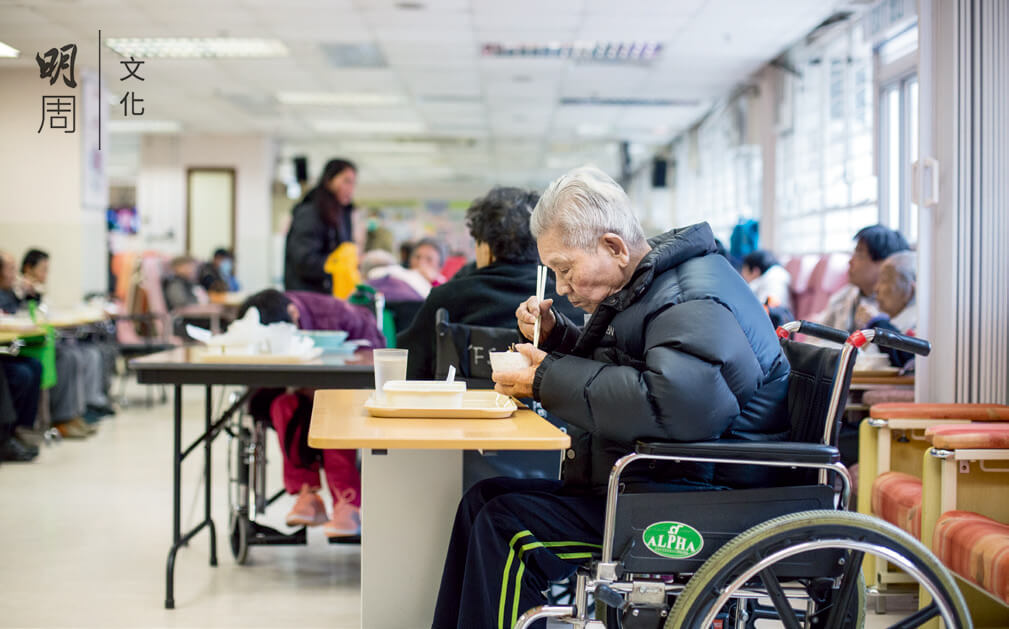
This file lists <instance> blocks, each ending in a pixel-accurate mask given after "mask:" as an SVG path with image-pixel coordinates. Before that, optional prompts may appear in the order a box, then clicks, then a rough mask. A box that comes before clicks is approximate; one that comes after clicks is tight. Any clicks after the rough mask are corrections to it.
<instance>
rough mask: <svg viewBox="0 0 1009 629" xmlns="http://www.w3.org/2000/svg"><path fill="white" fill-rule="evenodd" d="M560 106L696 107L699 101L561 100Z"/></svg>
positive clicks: (636, 99)
mask: <svg viewBox="0 0 1009 629" xmlns="http://www.w3.org/2000/svg"><path fill="white" fill-rule="evenodd" d="M560 103H561V105H597V106H604V107H696V106H698V105H700V104H701V101H699V100H695V99H689V100H688V99H683V98H594V97H589V98H575V97H564V98H561V101H560Z"/></svg>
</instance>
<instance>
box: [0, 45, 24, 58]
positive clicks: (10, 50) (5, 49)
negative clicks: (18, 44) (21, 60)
mask: <svg viewBox="0 0 1009 629" xmlns="http://www.w3.org/2000/svg"><path fill="white" fill-rule="evenodd" d="M20 54H21V51H20V50H18V49H17V48H15V47H13V46H8V45H7V44H5V43H3V42H2V41H0V57H4V58H7V59H15V58H17V57H18V56H19V55H20Z"/></svg>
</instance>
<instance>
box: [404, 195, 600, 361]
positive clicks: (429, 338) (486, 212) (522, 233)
mask: <svg viewBox="0 0 1009 629" xmlns="http://www.w3.org/2000/svg"><path fill="white" fill-rule="evenodd" d="M538 198H539V197H538V195H537V194H536V193H535V192H529V191H526V190H520V189H519V188H494V189H493V190H491V191H490V192H489V193H487V196H486V197H483V198H482V199H477V200H476V201H474V202H473V204H472V205H471V206H470V207H469V209H468V210H466V225H467V226H468V227H469V232H470V235H472V236H473V240H475V241H476V268H475V269H474V270H473V271H472V272H467V273H465V274H463V275H460V276H457V277H456V278H454V279H453V280H451V281H450V282H448V283H446V284H444V285H442V286H436V287H435V288H433V289H431V294H430V295H428V298H427V300H426V301H425V302H424V305H423V306H421V309H420V311H419V312H418V313H417V315H416V316H415V317H414V319H413V324H412V325H411V326H410V327H409V328H408V329H406V330H404V331H403V332H402V333H400V334H399V335H398V336H397V337H396V345H397V347H405V348H407V349H409V350H410V354H409V357H408V359H407V360H408V362H407V368H406V375H407V377H408V378H411V379H430V378H433V377H434V365H435V321H434V315H435V312H437V311H438V309H439V308H445V309H446V310H448V318H449V321H452V322H455V323H465V324H468V325H480V326H487V327H492V328H510V329H514V328H515V307H516V306H518V305H519V304H520V303H522V302H523V301H525V300H526V299H527V298H528V297H529V295H535V294H536V263H537V261H538V258H537V255H536V241H535V240H533V237H532V233H530V231H529V216H530V214H531V212H532V209H533V207H534V206H535V205H536V201H537V199H538ZM418 246H419V245H418ZM546 294H547V295H548V296H551V297H555V298H556V293H555V292H554V283H553V281H552V279H549V278H548V280H547V292H546ZM549 303H553V301H552V300H550V301H549ZM557 308H558V309H560V311H561V312H563V313H565V314H567V315H568V316H578V314H577V311H576V310H575V308H574V307H573V306H572V305H571V304H570V303H569V302H568V300H567V299H564V298H558V299H557ZM579 318H581V317H579Z"/></svg>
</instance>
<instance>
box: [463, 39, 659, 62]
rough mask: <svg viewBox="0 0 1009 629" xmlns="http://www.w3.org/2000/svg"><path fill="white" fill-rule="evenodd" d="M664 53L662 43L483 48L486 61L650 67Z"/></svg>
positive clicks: (489, 45) (494, 44) (494, 45)
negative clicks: (525, 59) (520, 59)
mask: <svg viewBox="0 0 1009 629" xmlns="http://www.w3.org/2000/svg"><path fill="white" fill-rule="evenodd" d="M661 52H662V44H661V43H659V42H609V41H600V42H575V43H556V42H552V43H548V44H503V43H500V42H489V43H486V44H484V45H483V51H482V54H483V56H484V57H528V58H537V57H538V58H543V59H573V60H575V61H580V62H598V63H649V62H651V61H654V60H655V59H656V58H657V57H658V56H659V54H660V53H661Z"/></svg>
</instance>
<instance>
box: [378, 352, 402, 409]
mask: <svg viewBox="0 0 1009 629" xmlns="http://www.w3.org/2000/svg"><path fill="white" fill-rule="evenodd" d="M406 357H407V350H405V349H376V350H375V351H374V352H372V360H373V362H374V364H375V399H376V400H377V401H379V402H381V403H383V404H384V403H385V391H383V388H384V387H385V383H386V382H392V381H393V380H406Z"/></svg>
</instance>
